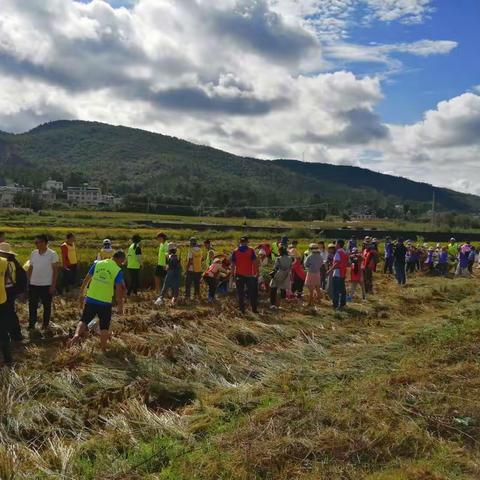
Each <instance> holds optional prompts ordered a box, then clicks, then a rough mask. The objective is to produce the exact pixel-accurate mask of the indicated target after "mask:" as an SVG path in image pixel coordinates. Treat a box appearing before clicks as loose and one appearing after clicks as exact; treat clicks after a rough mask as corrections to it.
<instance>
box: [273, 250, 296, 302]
mask: <svg viewBox="0 0 480 480" xmlns="http://www.w3.org/2000/svg"><path fill="white" fill-rule="evenodd" d="M278 253H279V256H278V257H277V258H276V260H275V263H274V265H273V271H274V272H275V273H274V275H273V277H272V280H271V281H270V308H271V309H277V308H278V307H279V299H278V295H277V292H278V290H280V298H282V299H285V298H287V290H290V289H291V283H290V273H291V271H292V263H293V261H294V258H293V257H292V256H290V255H289V254H288V250H287V249H286V248H285V247H284V246H281V247H280V248H279V251H278Z"/></svg>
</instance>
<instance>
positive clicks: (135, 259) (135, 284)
mask: <svg viewBox="0 0 480 480" xmlns="http://www.w3.org/2000/svg"><path fill="white" fill-rule="evenodd" d="M141 241H142V239H141V237H140V235H134V236H133V237H132V243H131V245H130V246H129V247H128V252H127V270H128V276H129V282H128V289H127V295H128V296H130V295H131V294H132V293H133V294H134V295H137V294H138V289H139V287H140V269H141V268H142V248H141V246H140V242H141Z"/></svg>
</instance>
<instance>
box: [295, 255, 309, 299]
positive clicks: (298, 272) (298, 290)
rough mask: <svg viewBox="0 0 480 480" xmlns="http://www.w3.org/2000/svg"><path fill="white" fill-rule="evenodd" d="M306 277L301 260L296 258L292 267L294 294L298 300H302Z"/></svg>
mask: <svg viewBox="0 0 480 480" xmlns="http://www.w3.org/2000/svg"><path fill="white" fill-rule="evenodd" d="M306 277H307V274H306V273H305V270H304V268H303V265H302V260H301V258H295V260H294V262H293V265H292V294H293V295H295V297H297V298H302V295H303V286H304V285H305V278H306Z"/></svg>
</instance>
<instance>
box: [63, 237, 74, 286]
mask: <svg viewBox="0 0 480 480" xmlns="http://www.w3.org/2000/svg"><path fill="white" fill-rule="evenodd" d="M60 250H61V252H62V267H63V268H62V287H63V290H64V291H65V292H68V291H69V290H70V288H74V287H75V286H76V284H77V271H78V255H77V247H76V245H75V235H74V234H73V233H68V234H67V237H66V239H65V242H63V243H62V245H60Z"/></svg>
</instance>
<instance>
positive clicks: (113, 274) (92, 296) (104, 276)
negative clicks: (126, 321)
mask: <svg viewBox="0 0 480 480" xmlns="http://www.w3.org/2000/svg"><path fill="white" fill-rule="evenodd" d="M124 263H125V253H124V252H122V251H121V250H119V251H118V252H115V253H114V255H113V258H111V259H110V260H100V261H97V262H95V263H94V264H93V265H92V266H91V267H90V270H89V271H88V274H87V276H86V277H85V280H84V281H83V285H82V292H81V302H82V305H83V312H82V318H81V320H80V322H79V323H78V325H77V329H76V331H75V335H74V337H73V338H72V340H71V344H72V345H73V344H75V343H77V342H79V341H80V340H81V338H82V336H83V335H84V334H85V333H86V332H87V331H88V325H89V323H90V322H91V321H92V320H94V319H95V318H96V317H98V319H99V321H100V348H101V349H102V350H103V351H105V350H106V348H107V343H108V341H109V340H110V338H111V333H110V323H111V320H112V304H113V297H114V296H115V300H116V305H117V312H118V314H119V315H122V314H123V296H124V292H125V289H124V287H123V284H124V279H123V272H122V266H123V264H124Z"/></svg>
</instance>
